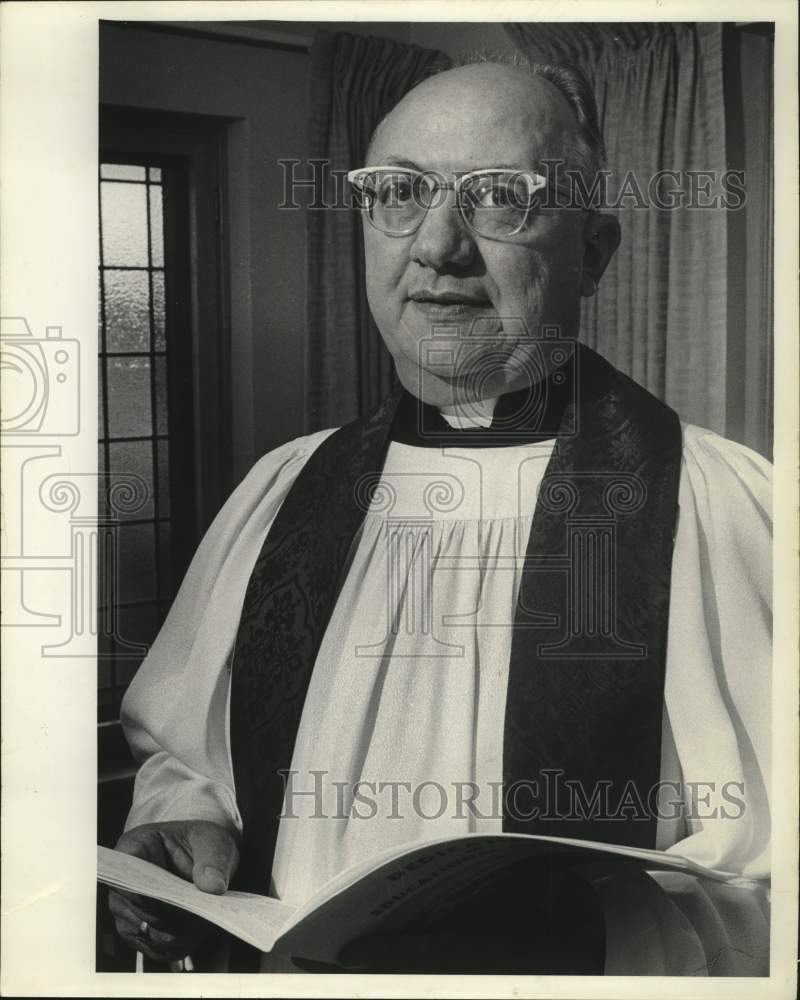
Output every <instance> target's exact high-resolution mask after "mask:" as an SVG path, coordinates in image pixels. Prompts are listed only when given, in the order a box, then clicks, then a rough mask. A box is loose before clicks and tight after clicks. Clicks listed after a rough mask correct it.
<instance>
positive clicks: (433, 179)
mask: <svg viewBox="0 0 800 1000" xmlns="http://www.w3.org/2000/svg"><path fill="white" fill-rule="evenodd" d="M379 171H391V172H392V173H396V174H401V173H402V174H410V175H412V176H415V177H422V178H424V179H425V180H426V181H427V183H428V184H429V186H430V188H431V193H432V194H435V193H436V192H437V191H439V190H445V191H453V192H455V196H456V205H457V206H458V213H459V215H460V216H461V219H462V221H463V223H464V225H465V226H466V227H467V228H468V229H469V230H470V231H471V232H473V233H475V235H476V236H480V237H481V239H485V240H495V241H497V242H500V243H506V242H513V241H514V239H515V237H517V236H519V235H520V234H521V233H522V231H523V230H524V228H525V226H526V225H527V222H528V217H529V216H530V213H531V211H532V209H533V206H532V205H529V206H528V208H527V209H526V210H525V215H524V217H523V219H522V221H521V222H520V224H519V225H518V226H517V228H516V229H514V230H513V231H511V232H509V233H505V234H504V235H502V236H489V235H487V234H486V233H483V232H481V230H480V229H477V228H476V227H475V226H474V225H473V224H472V223H471V222H470V220H469V219H468V218H467V216H466V213H465V209H464V204H463V201H462V198H461V192H462V190H463V188H464V185H465V184H466V183H468V182H469V181H470V180H471V179H472V178H473V177H486V176H487V175H491V176H501V175H504V174H508V175H511V176H513V177H514V178H515V179H516V178H518V177H521V178H523V179H524V180H525V182H526V183H527V185H528V196H529V197H530V196H532V195H534V194H536V192H537V191H541V190H543V189H544V188H546V187H547V178H546V177H543V176H542V175H541V174H539V173H537V172H536V171H534V170H515V169H509V168H508V167H488V168H486V169H483V170H470V171H468V172H467V173H464V174H457V175H456V177H455V180H452V181H448V180H447V179H446V178H445V177H444V176H443V175H442V174H440V173H438V171H436V170H416V169H415V168H414V167H406V166H400V165H397V164H394V165H384V166H375V167H359V168H358V169H357V170H351V171H349V173H348V174H347V179H348V181H350V183H351V184H352V185H353V186H354V187H355V188H356V189H357V190H358V191H360V192H362V193H364V181H365V180H366V178H367V177H369V176H371V175H372V174H375V173H377V172H379ZM421 207H422V206H421ZM433 207H434V206H433V204H432V203H431V204H429V205H427V206H424V208H425V210H424V211H423V212H422V213H421V214H420V217H419V220H418V221H417V222H416V223H415V224H414V225H413V226H411V227H409V228H408V229H404V230H401V231H395V230H387V229H383V228H382V227H381V226H379V225H377V224H376V222H375V220H374V219H373V218H372V206H371V205H365V206H362V209H361V210H362V211H363V212H365V213H366V216H367V218H368V219H369V221H370V224H371V225H372V226H373V228H374V229H377V230H378V232H379V233H383V234H384V235H385V236H391V237H405V236H412V235H413V234H414V233H415V232H417V230H418V229H419V228H420V226H421V225H422V223H423V222H424V221H425V218H426V216H427V214H428V212H429V211H430V209H431V208H433ZM435 207H437V208H438V207H439V206H438V205H437V206H435Z"/></svg>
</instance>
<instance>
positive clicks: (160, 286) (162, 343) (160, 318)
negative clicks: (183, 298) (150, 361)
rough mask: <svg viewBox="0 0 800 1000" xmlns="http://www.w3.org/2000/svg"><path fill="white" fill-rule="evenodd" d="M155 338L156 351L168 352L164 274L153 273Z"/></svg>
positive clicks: (161, 272)
mask: <svg viewBox="0 0 800 1000" xmlns="http://www.w3.org/2000/svg"><path fill="white" fill-rule="evenodd" d="M152 281H153V338H154V343H155V347H154V350H156V351H166V349H167V335H166V328H165V324H166V321H165V316H164V272H163V271H153V272H152Z"/></svg>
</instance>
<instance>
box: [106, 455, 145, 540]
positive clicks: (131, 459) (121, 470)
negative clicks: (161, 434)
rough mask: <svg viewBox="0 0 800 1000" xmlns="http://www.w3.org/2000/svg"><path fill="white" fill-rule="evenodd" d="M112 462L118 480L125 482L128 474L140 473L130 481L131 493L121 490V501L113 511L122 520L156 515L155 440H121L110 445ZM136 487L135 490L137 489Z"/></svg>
mask: <svg viewBox="0 0 800 1000" xmlns="http://www.w3.org/2000/svg"><path fill="white" fill-rule="evenodd" d="M108 456H109V465H110V469H111V475H112V476H113V478H114V481H115V482H118V483H119V484H120V485H122V484H123V483H124V482H125V476H126V475H133V476H138V478H139V480H141V482H143V483H144V485H141V483H140V482H139V481H134V482H132V483H131V484H130V490H131V491H130V493H127V492H123V493H120V497H121V500H120V503H119V504H118V505H117V506H116V507H115V509H114V511H112V513H113V515H114V517H116V518H119V519H120V520H123V521H130V520H135V521H142V520H144V519H145V518H148V517H153V514H154V512H155V505H154V503H153V489H154V483H153V443H152V441H118V442H112V443H111V444H109V446H108ZM134 491H135V492H134Z"/></svg>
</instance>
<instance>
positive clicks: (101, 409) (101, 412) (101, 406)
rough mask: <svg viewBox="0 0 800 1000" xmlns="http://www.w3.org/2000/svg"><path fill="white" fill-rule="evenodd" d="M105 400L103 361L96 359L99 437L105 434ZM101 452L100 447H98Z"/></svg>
mask: <svg viewBox="0 0 800 1000" xmlns="http://www.w3.org/2000/svg"><path fill="white" fill-rule="evenodd" d="M105 401H106V394H105V390H104V388H103V362H102V361H98V363H97V436H98V437H99V438H101V439H102V438H104V437H105V436H106V420H105ZM100 450H101V452H102V448H101V449H100Z"/></svg>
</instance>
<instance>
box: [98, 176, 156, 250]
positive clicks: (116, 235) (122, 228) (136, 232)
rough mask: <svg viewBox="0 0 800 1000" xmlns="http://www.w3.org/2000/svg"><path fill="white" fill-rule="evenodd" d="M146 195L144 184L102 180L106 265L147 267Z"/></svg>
mask: <svg viewBox="0 0 800 1000" xmlns="http://www.w3.org/2000/svg"><path fill="white" fill-rule="evenodd" d="M146 197H147V188H146V186H145V185H144V184H116V183H114V181H103V182H102V184H101V185H100V204H101V215H102V224H103V257H102V260H103V264H104V265H105V266H106V267H146V266H147V200H146Z"/></svg>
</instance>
